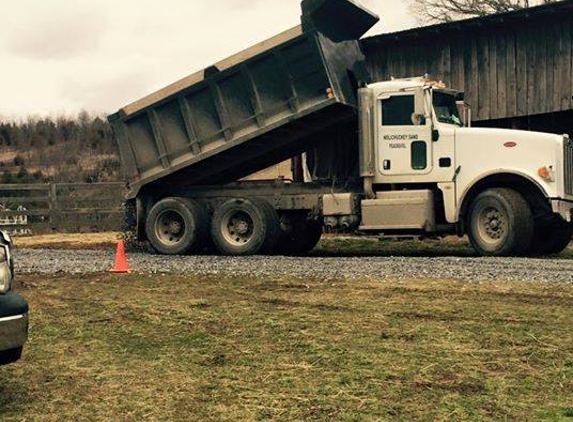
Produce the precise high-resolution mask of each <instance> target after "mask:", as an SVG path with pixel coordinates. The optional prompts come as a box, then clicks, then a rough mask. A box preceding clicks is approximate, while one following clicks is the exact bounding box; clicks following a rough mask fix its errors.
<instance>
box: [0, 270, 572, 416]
mask: <svg viewBox="0 0 573 422" xmlns="http://www.w3.org/2000/svg"><path fill="white" fill-rule="evenodd" d="M22 279H23V282H22ZM20 282H21V285H20V286H19V290H20V291H21V292H23V294H24V295H25V296H26V297H27V298H28V299H29V301H30V303H31V308H32V322H31V324H32V325H31V338H30V342H29V344H28V345H27V350H26V354H25V358H24V360H23V361H22V362H20V363H19V364H17V365H15V366H10V367H4V368H0V419H1V420H3V421H21V420H22V421H63V420H74V421H83V420H85V421H108V420H113V421H139V420H146V421H156V420H157V421H160V420H161V421H171V420H173V421H252V420H260V421H269V420H270V421H275V420H276V421H384V420H397V421H465V420H471V421H484V420H492V421H493V420H495V421H500V420H511V421H529V420H532V421H540V420H548V421H572V420H573V329H572V326H571V324H572V321H573V306H572V305H573V286H565V285H552V286H549V285H537V284H521V283H512V284H508V283H506V284H496V283H479V284H478V283H476V284H471V283H462V282H455V281H433V280H427V281H408V282H386V283H383V282H376V281H369V282H366V281H364V282H352V283H350V282H346V281H343V280H340V281H334V282H333V281H329V282H324V281H321V280H308V281H306V282H300V281H296V282H295V281H292V280H289V279H286V278H285V279H249V278H234V279H225V278H194V277H191V276H187V277H185V276H173V275H172V276H142V275H131V276H127V277H112V276H109V275H101V276H97V275H92V276H84V277H79V278H70V277H68V276H63V275H62V276H58V277H46V276H26V278H23V277H22V278H21V280H20Z"/></svg>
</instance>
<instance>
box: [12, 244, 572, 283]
mask: <svg viewBox="0 0 573 422" xmlns="http://www.w3.org/2000/svg"><path fill="white" fill-rule="evenodd" d="M15 257H16V271H17V272H19V273H45V274H57V273H60V272H66V273H74V274H79V273H93V272H104V271H106V270H107V269H109V268H111V267H112V266H113V262H114V261H113V254H112V253H108V252H104V251H95V250H73V251H70V250H44V249H34V250H32V249H20V250H16V252H15ZM129 261H130V264H131V267H132V268H133V269H134V270H135V271H137V272H145V273H167V272H174V273H188V274H194V275H208V274H222V275H245V276H262V277H275V276H290V277H293V278H298V279H304V278H313V277H318V278H322V279H324V278H326V279H332V278H348V279H355V278H375V279H411V278H447V279H461V280H468V281H486V280H493V281H542V282H565V283H573V260H569V259H516V258H461V257H437V258H419V257H367V256H364V257H357V258H330V257H328V258H320V257H308V258H286V257H276V256H273V257H247V258H228V257H221V256H185V257H165V256H157V255H148V254H139V253H132V254H130V255H129Z"/></svg>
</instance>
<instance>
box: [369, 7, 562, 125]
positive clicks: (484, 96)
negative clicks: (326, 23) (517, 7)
mask: <svg viewBox="0 0 573 422" xmlns="http://www.w3.org/2000/svg"><path fill="white" fill-rule="evenodd" d="M572 38H573V12H571V11H570V10H569V9H568V11H567V12H566V13H553V14H551V15H541V16H539V17H535V18H533V17H525V18H524V19H523V20H519V21H516V20H512V21H511V22H506V21H504V20H502V19H500V20H499V21H497V23H495V22H494V23H493V24H492V23H491V22H490V21H488V23H487V24H483V25H480V24H479V22H476V21H475V20H473V21H471V25H469V24H464V22H460V23H458V24H457V25H456V24H447V25H443V26H436V27H434V28H433V29H432V30H429V29H425V28H421V29H420V30H413V31H407V32H404V33H398V34H395V35H392V34H388V35H382V36H378V37H372V38H367V39H365V40H363V48H364V51H365V54H366V57H367V63H368V68H369V70H370V73H371V76H372V78H373V79H374V80H376V81H383V80H388V79H390V78H391V77H395V78H403V77H410V76H421V75H423V74H425V73H429V74H431V75H432V76H433V77H434V78H436V79H440V80H443V81H444V82H446V84H447V85H448V86H450V87H453V88H457V89H459V90H462V91H465V92H466V99H467V101H468V102H469V103H470V104H471V106H472V109H473V111H474V120H476V121H484V120H496V119H504V118H513V117H521V116H529V115H537V114H545V113H553V112H559V111H567V110H571V109H572V107H573V104H572V96H573V66H572V57H573V52H572V49H573V42H572Z"/></svg>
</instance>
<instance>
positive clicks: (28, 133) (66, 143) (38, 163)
mask: <svg viewBox="0 0 573 422" xmlns="http://www.w3.org/2000/svg"><path fill="white" fill-rule="evenodd" d="M120 178H121V176H120V162H119V156H118V151H117V146H116V142H115V138H114V134H113V131H112V129H111V126H110V125H109V123H108V122H107V121H106V120H105V118H103V117H100V116H93V115H90V114H88V113H87V112H81V113H79V114H78V115H77V116H74V117H65V116H59V117H41V118H40V117H28V118H26V119H21V120H2V119H0V183H40V182H48V181H55V182H72V183H73V182H88V183H90V182H104V181H105V182H107V181H117V180H120Z"/></svg>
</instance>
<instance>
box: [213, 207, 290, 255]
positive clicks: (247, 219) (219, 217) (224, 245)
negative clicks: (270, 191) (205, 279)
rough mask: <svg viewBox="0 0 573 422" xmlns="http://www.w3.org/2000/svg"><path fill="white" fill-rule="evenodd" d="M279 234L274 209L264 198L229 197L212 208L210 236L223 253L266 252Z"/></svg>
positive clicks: (277, 219)
mask: <svg viewBox="0 0 573 422" xmlns="http://www.w3.org/2000/svg"><path fill="white" fill-rule="evenodd" d="M279 235H280V224H279V218H278V214H277V212H276V211H275V210H274V208H273V207H272V206H271V205H270V204H269V203H268V202H266V201H262V200H258V199H246V198H245V199H242V198H241V199H232V200H230V201H228V202H225V203H224V204H223V205H221V206H220V207H219V208H217V209H216V210H215V214H214V215H213V220H212V223H211V237H212V238H213V242H214V243H215V246H216V247H217V249H218V250H219V251H220V252H221V253H222V254H225V255H233V256H244V255H260V254H267V253H270V252H271V251H272V249H273V248H274V246H275V245H276V243H277V241H278V239H279Z"/></svg>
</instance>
